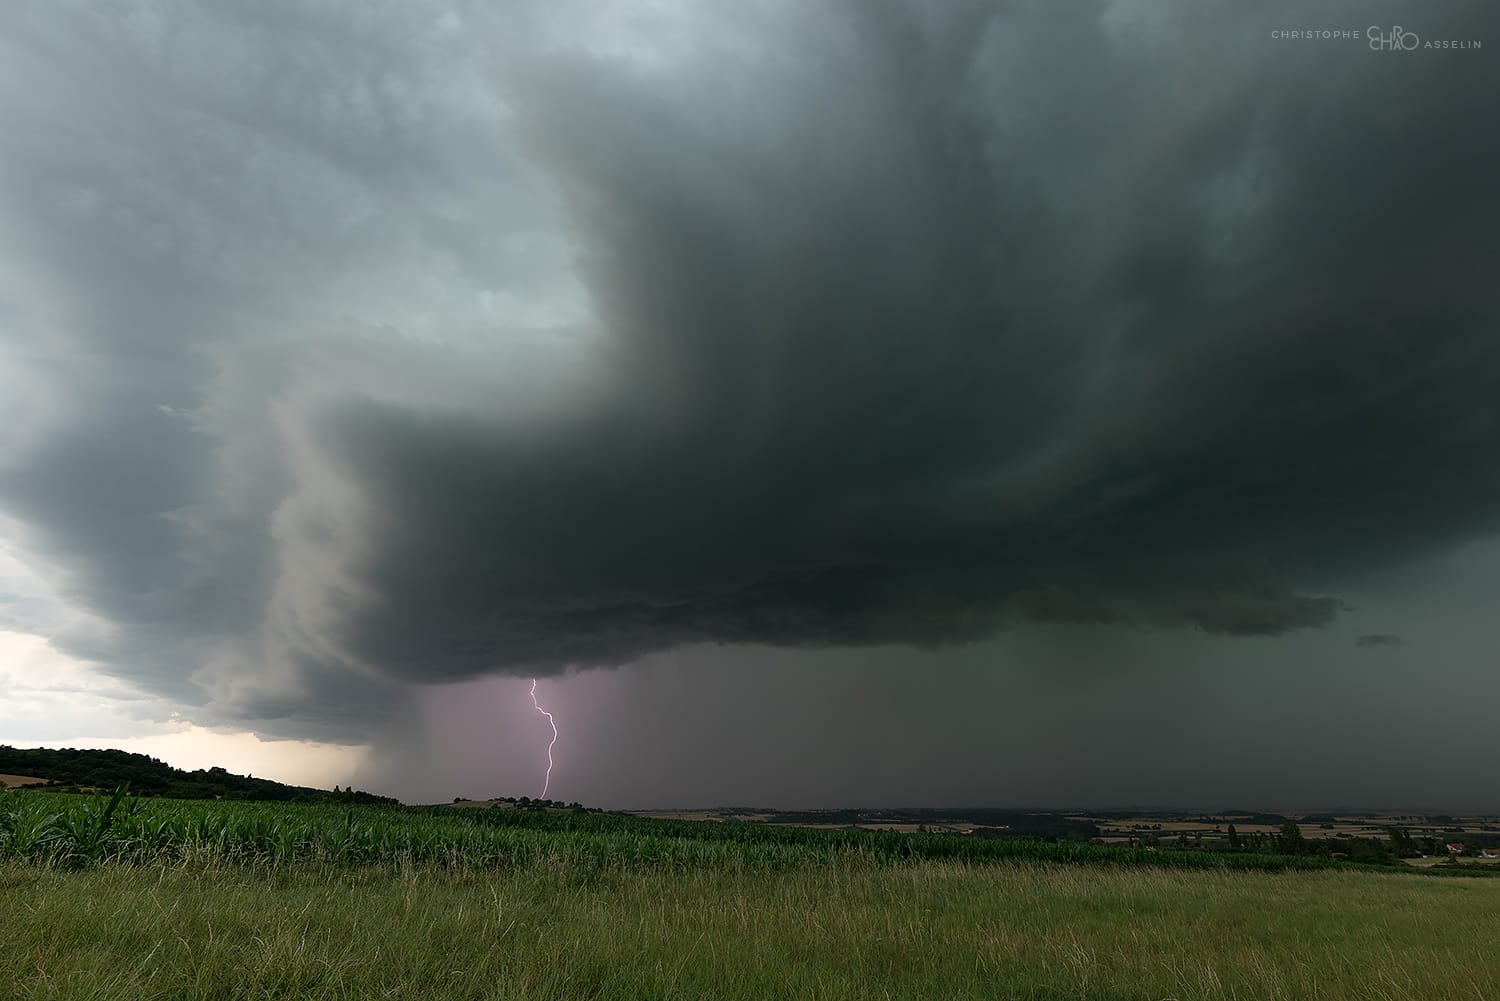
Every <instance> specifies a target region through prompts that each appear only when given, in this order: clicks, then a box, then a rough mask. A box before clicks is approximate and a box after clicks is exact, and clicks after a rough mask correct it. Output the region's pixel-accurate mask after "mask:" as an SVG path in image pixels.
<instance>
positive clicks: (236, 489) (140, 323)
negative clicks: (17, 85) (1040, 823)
mask: <svg viewBox="0 0 1500 1001" xmlns="http://www.w3.org/2000/svg"><path fill="white" fill-rule="evenodd" d="M1274 6H1275V5H1273V7H1274ZM1188 10H1189V7H1188V6H1187V5H1183V6H1182V7H1181V8H1180V9H1179V7H1177V6H1176V5H1172V4H1168V5H1166V7H1164V8H1163V11H1170V16H1169V17H1166V18H1165V19H1163V18H1158V17H1157V16H1156V13H1161V12H1153V11H1152V10H1150V9H1143V10H1141V11H1136V12H1133V13H1132V11H1131V10H1129V9H1127V8H1126V7H1125V6H1122V5H1105V4H1084V5H1045V4H1012V5H998V4H996V5H991V4H981V3H965V4H958V5H951V6H943V7H942V8H941V9H934V10H929V9H927V8H926V6H925V5H920V4H915V3H911V4H908V3H902V2H898V0H886V2H878V3H866V2H861V3H852V2H851V3H836V4H822V5H811V6H808V5H800V4H788V5H776V4H767V5H760V6H754V7H751V8H746V9H743V10H741V9H736V10H734V11H725V10H719V11H716V12H714V13H712V14H711V15H710V14H709V13H708V12H696V13H695V12H691V11H690V12H686V13H681V14H678V15H666V14H658V15H653V16H652V17H655V18H657V19H658V20H652V19H651V18H648V17H646V16H645V15H642V18H643V20H641V21H640V22H634V21H630V20H629V19H624V20H620V19H617V18H614V15H612V14H610V13H609V12H608V11H607V10H606V9H602V8H601V9H594V8H591V7H589V6H587V5H582V4H564V5H559V6H556V7H553V8H536V9H534V10H528V11H524V12H522V11H519V10H518V11H515V12H510V13H508V14H506V15H504V16H499V15H481V14H480V13H479V12H477V11H472V10H452V11H448V10H433V11H427V10H425V8H419V7H418V6H416V5H414V6H413V7H412V8H411V12H409V13H407V14H405V15H402V20H401V22H400V23H396V22H392V23H390V24H378V23H375V22H373V21H369V20H367V19H362V18H360V17H353V18H352V20H348V21H347V22H346V21H345V20H343V19H340V18H336V17H334V16H333V15H332V14H329V15H322V14H318V15H309V18H310V20H308V22H307V23H305V24H304V23H300V22H298V23H293V19H291V18H290V17H289V16H288V17H286V18H281V17H279V16H278V15H277V14H276V13H274V12H271V11H260V10H257V11H256V12H253V13H252V12H248V11H246V12H239V13H234V14H230V13H225V14H222V15H209V14H206V13H197V14H194V15H192V17H191V18H189V17H186V16H185V17H183V18H182V19H181V20H180V21H178V20H177V19H176V18H175V17H166V15H165V14H162V12H160V11H157V10H156V8H153V7H151V6H150V5H143V6H142V8H141V10H140V11H138V12H136V13H138V14H141V15H143V17H141V18H136V19H135V20H134V21H131V22H130V23H129V24H128V25H126V27H127V28H129V29H130V31H127V32H126V37H127V38H128V39H129V40H130V41H129V46H127V51H128V52H129V53H130V55H129V57H128V58H127V57H126V56H124V55H119V54H118V53H115V54H114V55H112V56H111V58H117V59H119V60H122V68H120V70H121V72H122V73H123V74H124V75H123V77H121V76H120V75H112V69H111V67H108V66H101V67H96V68H93V69H90V70H89V71H88V72H81V73H80V74H79V75H77V76H76V77H73V78H70V80H69V81H68V82H67V84H66V86H63V85H62V84H60V83H59V84H58V86H57V87H56V88H54V89H53V90H50V91H48V90H46V89H45V88H43V89H40V90H39V89H37V88H33V89H32V93H41V94H42V95H43V96H42V97H40V98H38V100H41V101H42V102H43V103H44V104H47V105H48V109H47V110H46V111H45V112H44V111H42V110H34V109H32V110H28V109H27V108H24V107H22V106H21V104H20V103H18V102H17V101H15V100H14V99H10V100H8V101H7V102H6V103H5V104H4V105H3V106H0V107H3V113H4V114H5V115H6V116H7V117H8V118H10V119H13V120H14V119H23V120H24V121H26V122H31V123H33V124H36V129H34V130H33V132H32V133H29V134H32V135H41V136H43V137H44V138H43V139H37V140H36V141H35V142H34V144H32V145H26V143H27V140H25V139H24V138H15V136H17V135H19V133H17V132H16V131H14V130H11V132H10V134H11V135H12V137H13V138H10V139H7V140H6V142H7V143H8V144H10V145H12V146H17V145H18V144H19V146H20V147H24V148H17V149H14V150H12V151H11V152H12V154H13V155H12V156H11V157H8V158H7V159H10V160H12V162H13V163H14V164H17V166H15V167H14V168H13V169H7V171H6V172H5V175H4V184H5V188H4V190H3V193H0V197H3V198H4V201H5V203H6V205H7V206H10V207H12V208H14V209H15V211H14V212H12V213H11V214H12V215H14V216H16V220H15V221H16V222H17V224H18V225H19V227H20V228H19V229H16V230H15V232H17V233H21V234H28V233H29V234H33V235H37V234H42V235H44V236H45V239H42V240H41V242H40V244H39V249H37V250H36V251H35V252H34V253H33V254H32V255H31V259H32V260H33V261H34V262H40V263H34V264H33V265H32V267H31V269H30V271H29V272H28V273H27V275H26V276H23V278H18V279H17V280H16V281H15V282H13V283H12V286H11V287H8V288H7V289H5V290H3V291H5V293H6V295H7V298H6V299H5V300H4V302H5V308H6V311H5V312H3V313H0V317H4V318H5V321H4V322H5V329H6V330H7V331H8V332H13V337H12V339H11V341H10V342H9V349H10V350H11V351H12V353H13V354H14V356H15V358H16V365H17V366H18V370H19V366H23V365H24V366H28V367H29V368H28V370H29V371H34V372H35V373H36V374H37V378H38V379H39V380H41V381H40V382H39V383H37V384H39V385H47V386H51V387H52V388H53V390H54V393H53V395H52V396H51V397H49V399H51V400H52V401H53V402H52V403H51V404H49V406H50V407H51V410H50V411H49V415H48V417H47V419H46V420H39V421H38V422H36V426H35V427H34V428H33V429H32V430H31V431H29V432H28V433H27V436H26V437H25V440H24V441H19V442H18V443H17V448H16V451H15V454H16V455H17V456H18V458H17V459H16V460H15V461H14V462H13V463H11V464H10V465H8V466H7V467H6V469H5V471H4V473H3V474H0V507H3V509H4V510H5V511H6V512H8V513H9V515H10V516H12V517H13V518H15V519H17V520H18V522H19V523H20V524H22V525H23V526H25V532H26V533H27V534H26V538H27V539H28V540H29V541H28V545H29V546H30V547H31V550H32V551H33V552H35V553H36V554H38V555H39V557H45V559H46V560H47V561H48V563H49V564H50V565H52V566H55V567H56V568H58V570H57V572H58V574H59V575H60V584H59V586H60V588H61V589H62V591H63V592H65V593H66V595H67V596H68V600H70V601H72V602H74V603H76V604H78V605H80V606H82V607H86V608H88V609H89V610H90V611H91V612H92V613H93V614H95V615H96V616H98V617H100V618H101V619H102V620H104V621H105V622H107V623H109V627H108V628H107V629H104V630H103V631H102V632H99V633H97V634H94V633H90V634H85V633H84V632H82V631H80V632H78V633H75V634H73V635H72V636H71V640H70V641H71V642H72V644H73V646H74V647H75V648H76V649H80V650H84V651H85V652H88V653H90V654H91V655H94V656H98V657H101V658H103V659H105V660H106V661H108V662H109V663H111V664H112V665H114V666H115V669H116V670H117V671H118V672H120V673H122V674H124V675H128V676H131V677H134V678H136V679H137V680H141V681H145V682H147V683H149V684H152V685H155V686H157V687H159V688H168V687H171V688H174V689H177V690H180V691H181V692H183V693H191V692H198V693H201V694H200V696H199V699H200V701H206V702H210V703H212V705H213V706H215V707H217V708H216V709H213V710H212V711H215V712H220V713H224V714H228V715H236V716H238V717H240V718H246V719H255V720H267V719H272V720H275V719H280V720H285V721H288V722H287V724H286V725H287V726H288V727H291V728H297V727H302V728H309V729H319V730H320V732H321V731H323V730H327V731H329V732H334V733H337V732H342V731H344V730H347V729H350V728H357V726H358V725H359V721H360V720H362V719H367V718H369V717H370V716H371V715H378V714H379V713H380V712H381V711H382V706H383V705H384V704H385V700H386V699H387V697H388V696H387V695H386V694H385V692H386V687H385V686H387V685H389V684H390V683H392V682H406V681H441V680H458V679H463V678H469V677H474V676H477V675H480V674H484V673H487V672H497V671H509V672H515V673H520V672H538V673H548V672H553V671H558V670H562V669H565V668H567V667H571V666H592V665H613V664H620V663H624V662H626V661H629V660H632V659H634V658H637V657H640V656H642V655H644V654H647V653H650V652H653V651H660V650H664V649H669V648H672V647H676V646H680V645H684V644H697V643H705V642H718V643H728V644H771V645H784V646H799V647H847V646H864V645H876V644H908V645H914V646H919V647H931V646H942V645H947V644H954V643H962V642H967V641H972V640H976V639H979V638H983V637H985V636H989V635H992V634H994V633H995V632H996V631H998V630H1001V629H1003V628H1004V627H1005V626H1006V625H1007V624H1009V623H1014V622H1021V621H1033V622H1035V621H1043V622H1063V623H1101V622H1121V623H1123V622H1136V623H1141V624H1145V625H1153V626H1166V627H1184V628H1196V629H1202V630H1207V631H1210V632H1216V633H1223V634H1231V635H1246V636H1263V635H1276V634H1280V633H1284V632H1288V631H1292V630H1301V629H1315V628H1318V627H1322V626H1326V625H1328V624H1329V623H1330V622H1332V621H1333V620H1334V619H1335V618H1336V617H1337V616H1338V615H1339V614H1340V610H1341V607H1342V605H1341V601H1340V599H1339V597H1338V593H1337V589H1338V587H1339V585H1340V583H1341V582H1344V581H1347V580H1350V579H1352V578H1353V577H1355V576H1357V575H1358V574H1360V573H1362V572H1364V571H1366V570H1368V569H1370V568H1373V567H1376V566H1379V565H1381V564H1390V563H1393V562H1400V561H1402V560H1405V559H1408V558H1412V557H1415V556H1419V555H1422V554H1425V553H1428V552H1431V551H1433V550H1435V549H1437V548H1440V547H1443V546H1446V545H1450V544H1453V543H1456V542H1459V541H1462V540H1464V539H1467V538H1471V537H1475V536H1478V535H1480V534H1483V533H1486V532H1490V531H1492V530H1493V529H1494V528H1495V527H1496V526H1495V519H1496V512H1497V511H1500V460H1497V459H1496V458H1495V457H1496V456H1500V415H1497V403H1496V401H1497V399H1500V396H1497V393H1496V389H1497V383H1496V380H1497V373H1500V338H1497V337H1496V328H1495V323H1496V316H1497V312H1496V307H1497V298H1500V293H1497V292H1496V290H1495V288H1494V283H1493V282H1492V281H1490V280H1489V279H1490V276H1491V275H1492V274H1493V273H1494V272H1495V267H1496V265H1497V264H1500V261H1497V250H1500V201H1497V197H1496V195H1495V193H1494V192H1495V188H1494V185H1493V183H1492V179H1493V178H1494V177H1496V176H1500V140H1497V139H1495V138H1494V136H1493V135H1492V130H1490V129H1488V128H1486V127H1485V126H1486V123H1489V122H1493V121H1495V120H1497V113H1500V88H1496V87H1495V86H1493V84H1494V82H1495V81H1494V80H1493V79H1492V73H1493V71H1492V70H1491V69H1490V68H1489V64H1488V63H1487V62H1486V61H1485V60H1484V59H1483V58H1472V56H1473V54H1472V53H1464V52H1445V53H1435V54H1434V53H1413V54H1412V55H1413V58H1410V59H1404V60H1403V59H1401V58H1394V57H1389V55H1390V54H1387V57H1381V56H1378V55H1377V54H1376V53H1373V52H1371V51H1370V50H1369V48H1368V47H1367V46H1365V45H1364V44H1362V43H1360V42H1344V43H1333V42H1330V43H1328V44H1318V45H1314V44H1311V43H1305V44H1293V43H1290V42H1287V41H1277V40H1275V39H1273V38H1272V37H1271V29H1273V28H1276V27H1286V26H1288V25H1292V26H1295V25H1293V22H1295V23H1296V24H1299V25H1300V24H1302V23H1305V22H1307V21H1308V19H1309V17H1310V16H1311V13H1310V11H1309V9H1308V8H1306V7H1303V6H1296V7H1293V6H1290V5H1288V6H1285V7H1280V8H1277V9H1275V10H1266V9H1257V10H1256V11H1253V12H1250V11H1238V10H1232V9H1231V8H1229V6H1228V5H1210V6H1209V7H1206V8H1205V7H1202V6H1201V5H1193V6H1192V7H1191V10H1192V12H1193V17H1191V18H1189V17H1188V16H1187V13H1188ZM1349 10H1350V8H1343V7H1338V6H1337V5H1328V6H1327V7H1326V9H1325V10H1324V13H1326V14H1327V15H1328V17H1329V18H1330V19H1332V20H1337V19H1338V18H1340V17H1343V16H1344V15H1345V14H1346V13H1348V12H1349ZM1362 10H1363V13H1360V12H1359V11H1355V13H1354V15H1351V16H1356V18H1357V19H1359V20H1361V21H1363V20H1366V19H1369V18H1370V16H1371V14H1370V12H1369V11H1368V9H1362ZM153 12H154V13H153ZM157 14H160V15H161V16H160V17H156V15H157ZM147 15H150V16H147ZM73 16H74V15H72V14H68V13H62V12H59V13H55V14H54V13H51V12H49V11H46V10H41V9H36V10H31V11H30V12H29V13H28V14H27V16H26V17H25V18H24V19H23V21H24V27H25V31H26V32H27V33H29V37H30V45H31V51H32V52H33V53H38V52H39V53H42V55H41V56H34V57H33V59H32V61H31V62H28V63H27V64H26V68H24V69H19V70H17V69H13V70H10V71H8V72H9V73H11V74H12V75H16V74H22V73H26V72H31V73H35V74H38V75H46V74H54V75H55V74H58V73H60V72H61V70H58V69H48V68H46V66H56V67H66V66H83V65H85V63H86V62H87V60H88V59H89V58H90V56H91V54H92V53H94V52H95V49H94V48H92V47H91V46H94V45H96V44H97V45H101V46H102V45H103V44H104V43H103V41H102V39H103V38H104V37H105V36H104V35H103V34H99V35H97V36H96V35H94V34H91V32H105V31H106V30H109V26H108V25H100V24H97V23H95V22H96V21H97V20H98V19H100V18H103V19H106V20H107V19H108V15H100V14H87V15H85V14H82V13H80V14H78V15H77V17H78V18H80V19H82V20H81V21H80V22H79V23H78V24H73V23H71V22H70V20H69V19H70V18H72V17H73ZM153 17H155V18H156V19H155V20H153ZM325 17H326V20H325V19H324V18H325ZM1278 18H1280V19H1281V20H1278ZM1432 18H1433V20H1434V22H1438V21H1440V22H1441V23H1440V24H1437V23H1434V25H1433V26H1432V28H1431V30H1432V31H1434V32H1442V33H1445V34H1448V35H1451V36H1453V37H1485V38H1494V39H1496V40H1497V42H1500V30H1495V29H1496V28H1500V17H1497V16H1496V15H1495V14H1494V13H1493V11H1492V8H1491V7H1489V6H1487V5H1484V4H1479V3H1469V4H1463V3H1455V4H1450V5H1447V6H1446V7H1445V8H1444V9H1443V10H1442V11H1441V12H1436V11H1434V12H1433V13H1432ZM90 19H93V20H90ZM252 37H253V39H254V41H253V42H251V41H249V40H248V39H250V38H252ZM130 46H133V47H134V48H130ZM215 51H216V52H219V53H220V54H221V55H222V57H223V59H222V60H214V59H211V58H209V55H208V53H210V52H215ZM44 57H45V58H47V59H51V60H52V62H50V63H47V64H46V66H44V65H43V63H42V62H41V61H40V60H42V59H43V58H44ZM148 57H149V58H148ZM131 60H137V61H131ZM106 92H108V93H109V95H110V96H109V100H108V101H107V102H104V104H103V105H101V106H98V107H96V102H94V101H93V98H94V97H95V96H97V95H100V94H104V93H106ZM80 115H83V116H93V119H91V120H92V123H93V127H94V130H95V131H94V134H93V136H92V138H90V139H89V140H88V141H87V142H84V141H80V140H78V139H77V137H76V132H75V131H74V130H75V129H76V128H83V129H87V128H88V125H87V122H84V123H79V118H78V116H80ZM49 116H50V117H49ZM64 119H66V120H69V121H72V122H74V123H75V126H72V127H70V130H63V129H62V128H61V126H60V125H57V124H56V122H57V121H62V120H64ZM37 130H40V131H37ZM100 150H110V151H114V153H115V154H118V155H117V156H114V157H113V159H112V158H111V157H110V156H105V155H103V154H101V153H100V152H99V151H100ZM59 171H62V174H59V173H58V172H59ZM69 171H71V173H69ZM38 198H40V199H41V200H42V202H43V203H45V204H48V205H53V206H55V207H56V209H55V212H56V213H61V215H56V214H53V215H48V214H45V213H42V212H41V211H40V210H36V212H34V213H32V212H31V210H29V209H25V208H19V207H18V206H25V205H30V204H33V201H34V200H35V199H38ZM68 213H72V214H71V215H70V214H68ZM59 219H61V220H63V221H62V222H59V221H58V220H59ZM28 227H29V228H28ZM19 240H20V237H17V238H15V239H13V240H7V241H6V253H7V254H8V255H10V254H14V253H16V248H17V247H18V246H19V245H20V244H19V242H18V241H19ZM75 283H76V284H78V285H79V286H80V287H82V288H85V289H86V290H87V295H86V296H85V297H83V298H82V299H80V300H79V303H80V304H78V305H76V306H73V307H70V309H69V310H68V311H67V313H66V314H60V313H58V311H57V308H56V307H57V303H58V302H59V301H60V300H58V299H57V298H56V296H55V290H56V289H59V288H62V289H66V288H69V287H72V285H73V284H75ZM48 324H52V326H48ZM43 329H45V330H49V331H52V330H56V331H58V333H56V334H54V335H50V336H53V337H54V338H55V340H54V341H53V342H51V343H53V344H55V347H53V348H49V349H48V350H47V351H36V350H30V349H24V348H22V347H18V345H23V344H25V343H28V342H27V341H26V340H25V338H27V337H28V336H30V337H35V336H36V334H37V332H38V331H41V330H43ZM7 336H11V335H10V334H9V333H8V335H7ZM122 337H124V338H126V340H125V341H123V342H122V341H121V340H120V338H122ZM30 343H35V342H34V341H33V342H30ZM122 343H128V351H129V355H128V357H129V358H131V359H134V360H136V362H137V364H123V363H122V362H121V359H123V358H124V357H126V355H125V354H124V352H125V351H126V348H122V347H121V346H120V345H121V344H122ZM65 358H66V359H72V361H69V362H68V364H71V365H75V366H83V367H82V368H81V369H79V368H76V367H75V369H74V371H83V372H84V373H85V375H84V376H83V377H82V379H83V381H76V380H75V377H73V376H69V378H68V379H65V378H64V377H63V376H62V374H61V373H60V370H55V369H51V368H49V366H56V365H60V364H62V362H61V361H59V359H65ZM70 380H75V381H70ZM85 386H86V387H87V388H88V392H87V393H86V394H85V393H84V392H83V389H84V387H85ZM1366 640H1370V641H1371V642H1368V643H1367V642H1366ZM1375 641H1380V642H1385V638H1382V637H1378V636H1367V637H1363V638H1362V639H1361V640H1359V641H1358V643H1359V645H1360V646H1372V645H1377V643H1376V642H1375ZM147 658H150V661H151V664H150V666H147V664H146V659H147ZM184 697H187V696H186V695H184ZM331 707H336V708H331ZM206 711H207V710H206Z"/></svg>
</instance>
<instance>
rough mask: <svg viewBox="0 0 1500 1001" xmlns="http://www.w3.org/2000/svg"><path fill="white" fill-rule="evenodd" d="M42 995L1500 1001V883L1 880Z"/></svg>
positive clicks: (185, 874) (22, 952)
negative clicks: (1497, 938) (1499, 930)
mask: <svg viewBox="0 0 1500 1001" xmlns="http://www.w3.org/2000/svg"><path fill="white" fill-rule="evenodd" d="M0 914H3V916H4V920H3V921H0V992H3V991H4V990H5V989H7V988H9V989H13V990H14V992H15V996H16V997H18V998H28V999H29V998H119V999H127V998H128V999H131V1001H135V999H151V998H200V997H215V998H218V997H223V998H264V999H270V998H309V999H327V998H351V999H352V998H359V999H365V998H376V997H394V998H427V999H433V998H448V997H454V998H528V999H530V998H536V999H542V998H547V999H556V998H601V999H603V998H610V999H613V998H622V999H630V998H661V999H666V998H681V999H697V998H745V999H751V998H754V999H763V998H779V997H794V998H823V999H833V998H850V999H855V998H858V999H875V998H976V999H977V998H1034V999H1062V998H1073V999H1092V998H1098V999H1110V1001H1123V999H1148V998H1149V999H1162V998H1181V999H1188V998H1194V999H1206V1001H1218V999H1231V998H1232V999H1235V1001H1257V999H1286V998H1320V999H1330V1001H1338V999H1355V998H1358V999H1361V1001H1364V999H1398V998H1399V999H1401V1001H1407V999H1411V998H1472V999H1476V1001H1477V999H1488V998H1495V997H1500V951H1497V950H1496V949H1495V948H1494V936H1493V927H1494V918H1495V915H1496V914H1500V882H1497V881H1494V880H1470V879H1450V880H1433V879H1428V878H1424V877H1422V876H1418V875H1409V876H1408V875H1383V874H1365V873H1350V872H1316V873H1244V872H1218V871H1181V870H1140V869H1115V868H1093V867H1090V868H1069V867H1059V866H1049V865H1035V864H1030V865H1028V864H1020V865H1004V866H996V867H983V868H964V867H961V866H958V865H953V864H949V863H933V862H919V863H913V864H911V865H909V866H904V867H898V868H878V867H848V866H838V865H825V866H821V867H815V868H810V869H804V870H800V871H787V872H769V873H768V872H731V871H716V870H712V869H709V870H702V871H687V872H681V871H679V872H667V871H662V870H659V869H641V870H624V871H619V872H610V873H593V874H581V873H578V872H576V871H574V870H572V869H570V868H568V867H566V866H563V867H549V866H546V865H538V866H535V867H531V868H527V869H523V870H521V871H519V872H512V873H510V874H506V875H503V874H499V873H494V872H485V871H482V870H477V869H473V868H458V869H449V870H438V869H408V870H406V871H405V872H402V871H399V870H393V869H390V868H389V867H387V868H383V869H380V870H368V871H362V870H352V869H349V868H343V869H337V868H321V867H318V866H314V865H298V866H290V867H283V868H280V869H278V870H275V871H272V872H268V871H266V870H264V869H262V870H257V871H251V870H249V869H245V868H235V867H231V866H225V865H210V866H207V867H204V866H198V865H190V866H177V867H166V866H143V867H131V866H121V865H110V866H100V867H95V868H90V869H85V870H82V871H71V872H69V871H61V870H57V869H53V868H48V867H41V866H34V865H25V864H19V863H10V864H5V865H0Z"/></svg>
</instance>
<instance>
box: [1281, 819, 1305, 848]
mask: <svg viewBox="0 0 1500 1001" xmlns="http://www.w3.org/2000/svg"><path fill="white" fill-rule="evenodd" d="M1276 850H1277V851H1278V852H1280V853H1281V854H1283V855H1305V854H1307V839H1306V838H1304V837H1303V836H1302V828H1300V827H1298V826H1297V822H1296V821H1295V820H1288V821H1287V822H1286V823H1284V824H1282V825H1281V829H1280V831H1279V833H1278V834H1277V837H1276Z"/></svg>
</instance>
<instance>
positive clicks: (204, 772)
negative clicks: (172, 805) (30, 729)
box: [0, 744, 396, 803]
mask: <svg viewBox="0 0 1500 1001" xmlns="http://www.w3.org/2000/svg"><path fill="white" fill-rule="evenodd" d="M0 772H14V773H16V774H19V775H35V776H37V777H39V778H44V779H47V780H48V782H49V783H50V787H51V788H58V787H62V788H73V787H78V788H88V787H93V788H98V789H114V788H116V787H117V786H123V785H125V784H126V783H129V784H130V791H131V792H133V793H136V794H138V795H142V796H170V797H173V798H176V799H246V800H272V801H279V802H299V803H395V802H396V800H394V799H391V798H390V797H388V796H376V795H374V794H373V793H368V792H356V791H354V790H352V789H347V790H338V789H337V787H335V791H332V792H330V791H328V790H326V789H313V788H310V787H308V786H293V785H286V784H285V783H282V782H275V781H272V780H271V779H258V778H254V777H252V776H249V775H236V774H234V773H232V772H228V771H225V770H224V769H223V768H208V769H203V768H199V769H197V770H195V771H184V770H182V769H181V768H173V767H172V766H171V765H169V764H167V763H166V762H164V761H161V760H159V759H157V758H152V757H148V756H147V755H144V754H132V753H131V752H129V751H117V750H112V749H111V750H98V749H92V748H89V749H83V748H76V747H63V748H52V747H36V748H19V747H10V746H8V745H5V744H0Z"/></svg>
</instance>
